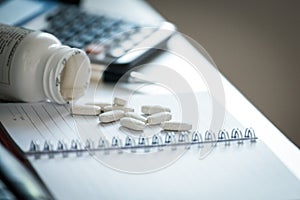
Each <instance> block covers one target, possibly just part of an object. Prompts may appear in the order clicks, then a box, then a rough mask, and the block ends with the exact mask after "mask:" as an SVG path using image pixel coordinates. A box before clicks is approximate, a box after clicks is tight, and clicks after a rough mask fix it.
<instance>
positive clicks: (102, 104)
mask: <svg viewBox="0 0 300 200" xmlns="http://www.w3.org/2000/svg"><path fill="white" fill-rule="evenodd" d="M86 105H95V106H99V107H100V108H101V111H102V112H104V107H105V106H112V104H111V103H106V102H89V103H86Z"/></svg>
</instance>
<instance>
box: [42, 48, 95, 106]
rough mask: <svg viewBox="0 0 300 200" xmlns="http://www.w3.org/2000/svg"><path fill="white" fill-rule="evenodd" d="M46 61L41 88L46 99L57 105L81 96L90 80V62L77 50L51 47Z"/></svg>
mask: <svg viewBox="0 0 300 200" xmlns="http://www.w3.org/2000/svg"><path fill="white" fill-rule="evenodd" d="M49 50H50V52H51V53H50V54H49V56H48V59H47V61H46V65H45V70H44V75H43V88H44V93H45V95H46V97H47V98H48V99H49V100H50V101H52V102H56V103H59V104H64V103H67V102H69V101H73V100H76V99H78V98H79V97H81V96H83V94H84V91H85V90H86V89H87V87H88V84H89V79H90V61H89V58H88V57H87V55H86V54H85V53H84V52H83V51H82V50H79V49H75V48H70V47H68V46H64V45H53V46H51V47H50V48H49Z"/></svg>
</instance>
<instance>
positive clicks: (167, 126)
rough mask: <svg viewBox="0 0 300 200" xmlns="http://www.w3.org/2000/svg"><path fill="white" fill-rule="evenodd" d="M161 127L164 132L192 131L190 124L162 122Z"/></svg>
mask: <svg viewBox="0 0 300 200" xmlns="http://www.w3.org/2000/svg"><path fill="white" fill-rule="evenodd" d="M161 127H162V128H163V129H164V130H165V131H189V130H191V129H192V124H187V123H181V122H162V123H161Z"/></svg>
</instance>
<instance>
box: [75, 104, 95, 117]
mask: <svg viewBox="0 0 300 200" xmlns="http://www.w3.org/2000/svg"><path fill="white" fill-rule="evenodd" d="M100 112H101V108H100V107H99V106H95V105H73V106H72V107H71V113H72V114H73V115H99V114H100Z"/></svg>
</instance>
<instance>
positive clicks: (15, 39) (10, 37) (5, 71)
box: [0, 24, 32, 85]
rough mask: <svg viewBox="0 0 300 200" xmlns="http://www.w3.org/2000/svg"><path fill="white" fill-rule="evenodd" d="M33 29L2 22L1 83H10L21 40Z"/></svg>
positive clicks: (0, 37)
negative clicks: (15, 56)
mask: <svg viewBox="0 0 300 200" xmlns="http://www.w3.org/2000/svg"><path fill="white" fill-rule="evenodd" d="M31 32H32V30H28V29H24V28H17V27H12V26H8V25H5V24H0V83H1V84H6V85H10V68H11V63H12V59H13V57H14V54H15V52H16V49H17V48H18V46H19V44H20V43H21V41H22V40H23V39H24V38H25V37H26V35H28V34H29V33H31Z"/></svg>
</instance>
